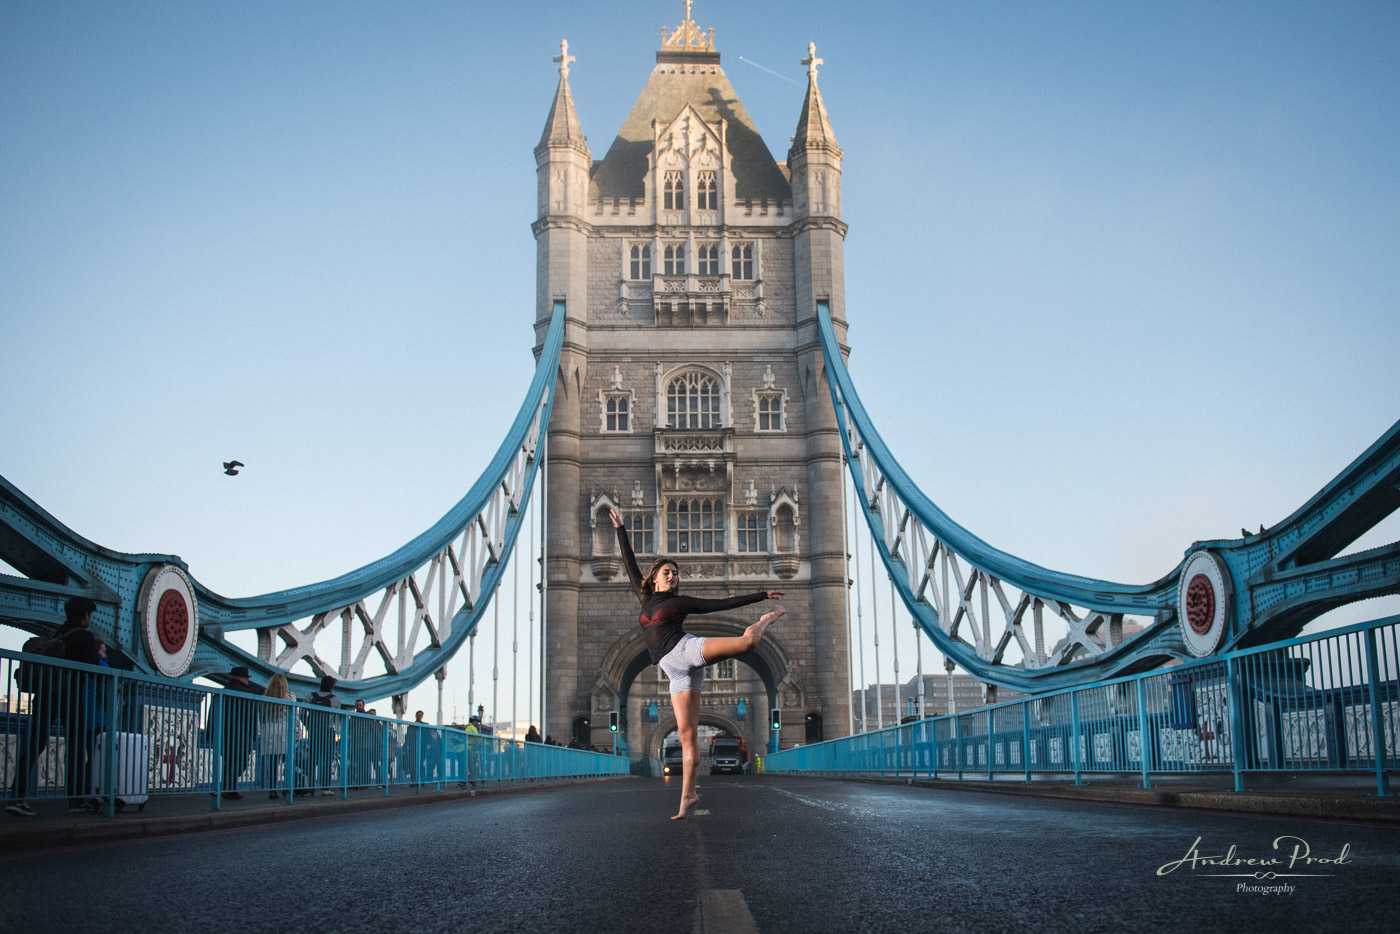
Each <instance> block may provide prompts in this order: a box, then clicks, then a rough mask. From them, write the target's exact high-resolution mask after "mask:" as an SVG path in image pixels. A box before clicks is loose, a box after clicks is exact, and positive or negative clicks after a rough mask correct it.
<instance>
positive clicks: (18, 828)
mask: <svg viewBox="0 0 1400 934" xmlns="http://www.w3.org/2000/svg"><path fill="white" fill-rule="evenodd" d="M617 778H626V776H619V777H617ZM617 778H612V777H610V778H579V779H557V780H544V779H541V780H536V781H521V782H518V783H516V784H513V785H512V784H503V785H490V786H487V785H486V784H485V783H482V784H481V785H480V786H479V787H471V786H467V787H463V786H462V785H460V784H459V783H457V782H444V783H443V784H442V785H441V786H440V787H441V789H442V790H436V788H437V787H438V786H434V785H424V786H423V787H422V790H421V791H418V790H415V789H414V787H413V786H412V785H392V786H390V788H389V794H387V795H386V794H384V789H383V787H379V788H369V789H364V790H360V791H349V792H347V793H346V796H345V798H344V799H341V798H339V797H321V796H319V795H312V796H306V797H298V798H296V799H295V801H294V802H293V803H292V804H287V803H286V802H285V801H281V800H269V799H268V797H267V793H266V792H245V793H244V795H243V798H242V799H241V800H236V801H229V800H227V799H225V800H223V801H222V802H221V804H220V807H219V809H218V810H215V809H214V808H213V807H212V803H213V798H212V797H211V796H210V795H208V794H188V795H162V796H155V797H152V798H151V799H150V800H149V801H148V802H147V804H146V806H145V808H144V809H143V810H138V809H136V808H134V807H128V808H124V809H122V810H121V811H120V812H118V813H117V814H116V815H115V816H113V817H106V816H104V815H103V814H101V813H85V814H70V813H69V812H68V802H67V801H66V800H51V801H30V802H29V803H30V806H31V807H32V808H33V809H34V811H35V812H36V813H35V816H34V817H15V816H11V815H9V814H0V853H9V852H14V851H18V850H34V849H48V848H51V847H61V846H73V845H87V844H94V843H103V842H107V841H111V840H127V839H132V838H135V837H158V836H165V835H168V834H181V833H197V832H200V831H207V830H215V829H222V828H228V827H244V826H248V825H251V824H270V823H278V822H281V821H294V820H306V819H308V818H316V817H326V816H329V815H334V814H346V813H356V812H361V811H374V810H381V809H385V808H403V807H417V806H419V805H424V804H438V803H442V802H444V801H459V800H465V799H469V798H474V797H477V796H479V795H498V794H509V793H521V792H529V791H538V790H543V789H548V788H559V787H563V786H567V785H577V784H581V783H585V782H598V781H616V780H617ZM337 794H338V793H337Z"/></svg>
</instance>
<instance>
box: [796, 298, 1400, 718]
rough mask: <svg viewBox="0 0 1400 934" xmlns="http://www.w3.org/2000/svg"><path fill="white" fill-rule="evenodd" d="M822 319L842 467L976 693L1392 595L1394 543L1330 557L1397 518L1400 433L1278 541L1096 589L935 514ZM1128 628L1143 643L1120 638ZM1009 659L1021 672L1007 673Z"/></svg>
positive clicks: (1104, 669)
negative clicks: (1057, 634)
mask: <svg viewBox="0 0 1400 934" xmlns="http://www.w3.org/2000/svg"><path fill="white" fill-rule="evenodd" d="M817 319H818V331H819V335H820V339H821V345H822V354H823V357H824V359H825V363H826V376H827V385H828V387H829V389H830V392H831V400H832V405H833V406H834V407H835V410H836V418H837V425H838V426H839V427H840V431H841V441H842V445H843V446H844V449H845V453H846V459H847V464H848V465H849V468H850V471H851V476H852V478H853V480H854V483H855V488H856V493H857V496H858V497H859V501H860V505H861V509H862V511H863V513H864V515H865V518H866V521H867V523H868V524H869V526H870V530H871V534H872V536H873V538H874V540H875V542H876V543H877V545H878V547H879V551H880V555H881V558H882V560H883V562H884V564H885V567H886V569H887V570H888V571H889V573H890V576H891V578H892V580H893V582H894V584H895V588H896V590H897V591H898V593H899V595H900V597H901V599H902V600H903V602H904V605H905V606H906V607H907V608H908V609H909V611H910V613H911V614H912V615H913V617H914V620H915V622H916V623H917V624H918V626H919V628H921V629H922V630H923V631H924V632H925V633H927V634H928V636H929V637H930V638H931V639H932V640H933V641H934V642H935V643H936V644H937V645H938V647H939V648H940V649H942V650H943V652H944V653H946V654H947V656H948V657H949V658H951V659H952V660H953V661H955V662H956V663H957V664H958V665H959V666H961V667H962V668H963V669H964V670H966V671H968V672H969V673H971V674H973V675H974V676H976V677H978V678H980V679H982V680H984V681H988V682H991V683H994V684H1004V685H1008V686H1010V687H1014V688H1016V689H1018V690H1022V691H1027V692H1040V691H1047V690H1055V689H1059V688H1064V687H1067V686H1070V685H1074V684H1083V683H1086V682H1091V681H1096V680H1100V679H1102V678H1105V677H1108V676H1111V675H1114V674H1124V673H1129V672H1136V671H1143V670H1147V669H1150V668H1153V667H1156V666H1158V665H1161V664H1162V663H1164V662H1166V661H1169V660H1171V659H1174V658H1187V657H1193V655H1206V654H1209V653H1210V652H1213V651H1218V650H1220V649H1225V648H1230V647H1242V646H1247V645H1252V644H1262V643H1265V642H1268V641H1271V640H1276V639H1280V638H1287V637H1289V636H1292V635H1296V634H1297V633H1298V632H1299V631H1300V630H1301V628H1302V627H1303V626H1304V625H1305V624H1306V623H1307V622H1309V621H1311V620H1312V619H1314V618H1316V617H1317V616H1318V615H1320V614H1321V613H1323V612H1325V611H1327V610H1330V609H1333V608H1335V607H1337V606H1340V605H1343V604H1346V603H1351V602H1355V601H1358V600H1363V599H1366V598H1369V597H1374V596H1379V595H1383V594H1394V593H1400V542H1395V543H1391V544H1389V545H1385V546H1382V547H1379V548H1373V549H1370V550H1368V551H1365V552H1361V553H1359V554H1354V555H1347V556H1344V557H1336V555H1337V554H1338V553H1339V552H1340V551H1341V550H1342V549H1343V548H1345V547H1347V546H1348V545H1349V544H1351V543H1352V542H1353V541H1355V540H1356V539H1357V538H1358V537H1359V536H1360V535H1361V534H1362V533H1364V532H1366V531H1367V530H1369V529H1371V528H1372V527H1374V526H1375V525H1376V524H1377V523H1379V522H1380V521H1381V520H1382V519H1384V518H1385V517H1386V516H1388V515H1389V514H1390V513H1392V512H1393V511H1395V509H1396V508H1400V422H1397V423H1396V424H1395V425H1394V426H1392V427H1391V429H1390V430H1389V431H1388V432H1386V434H1385V435H1384V436H1383V437H1382V438H1381V439H1380V440H1379V441H1377V442H1376V443H1375V444H1374V445H1372V446H1371V448H1370V449H1369V450H1367V451H1366V452H1365V453H1364V454H1362V455H1361V457H1359V458H1358V459H1357V460H1356V461H1355V462H1354V463H1353V464H1352V465H1351V466H1350V467H1348V468H1347V469H1346V470H1344V471H1343V472H1342V473H1341V474H1340V475H1338V477H1337V478H1336V479H1334V480H1333V481H1332V482H1331V483H1329V484H1328V485H1327V486H1326V487H1324V488H1323V490H1322V491H1321V492H1319V493H1318V494H1317V495H1316V496H1314V497H1313V498H1312V499H1311V500H1309V501H1308V502H1307V503H1306V504H1304V505H1303V506H1302V507H1301V508H1300V509H1299V510H1298V511H1297V512H1295V513H1294V514H1293V515H1292V516H1289V517H1288V518H1287V519H1285V520H1284V521H1283V522H1281V523H1279V524H1278V525H1277V526H1275V527H1274V528H1273V529H1270V530H1267V531H1264V532H1261V533H1260V534H1258V535H1249V536H1246V537H1245V538H1243V539H1239V540H1235V541H1206V542H1197V543H1195V544H1194V545H1192V546H1191V548H1190V549H1189V550H1188V552H1187V556H1186V559H1185V560H1184V561H1183V562H1182V564H1181V565H1179V566H1178V567H1177V568H1176V569H1174V570H1173V571H1172V572H1171V573H1169V574H1167V575H1166V576H1164V577H1163V578H1161V579H1160V580H1158V581H1156V582H1155V583H1151V584H1146V585H1126V584H1118V583H1112V582H1109V581H1102V580H1095V579H1092V578H1086V577H1080V576H1077V575H1073V574H1066V573H1063V572H1060V571H1052V570H1049V569H1046V568H1042V567H1039V566H1038V565H1035V564H1032V563H1030V562H1028V561H1024V560H1022V559H1020V558H1017V557H1015V556H1013V555H1009V554H1007V553H1005V552H1002V551H999V550H997V549H996V548H993V547H992V546H991V545H989V544H987V543H986V542H984V541H982V540H981V539H980V538H978V537H977V536H975V535H973V534H972V533H971V532H969V531H967V530H966V529H964V528H963V527H962V526H960V525H958V524H957V523H956V522H954V521H953V520H952V519H951V518H949V517H948V516H947V515H946V514H945V513H943V511H942V510H940V509H939V508H938V507H937V506H936V505H934V503H933V501H932V500H930V499H929V498H928V497H927V496H925V495H924V493H923V492H922V491H921V490H920V489H919V488H918V487H917V486H916V485H915V484H914V483H913V481H912V480H911V479H910V478H909V476H908V474H907V473H906V472H905V471H904V469H903V468H902V467H901V466H900V464H899V463H898V462H897V461H896V460H895V459H894V457H893V455H892V454H891V453H890V451H889V448H888V447H887V446H886V445H885V442H884V440H883V439H882V438H881V437H880V434H879V432H877V431H876V430H875V427H874V425H873V423H872V422H871V420H870V418H869V416H868V415H867V414H866V411H865V408H864V407H863V406H862V405H861V401H860V398H859V397H858V396H857V395H856V391H855V386H854V384H853V383H852V382H851V377H850V374H849V372H848V371H847V370H846V366H845V361H844V358H843V356H842V353H841V346H840V343H839V342H838V340H837V337H836V333H835V330H834V329H833V326H832V320H831V312H830V309H829V307H828V303H827V302H825V301H818V302H817ZM1185 570H1189V571H1190V572H1191V573H1189V574H1184V573H1183V571H1185ZM1183 581H1184V582H1186V583H1187V584H1189V585H1190V587H1193V588H1198V589H1199V591H1202V592H1203V595H1202V596H1201V598H1200V599H1199V600H1198V601H1197V603H1196V605H1193V606H1192V607H1191V610H1192V613H1194V614H1195V615H1196V616H1198V617H1199V619H1197V623H1198V624H1199V625H1200V626H1201V628H1202V629H1203V630H1205V631H1203V632H1201V633H1198V634H1197V635H1194V636H1193V635H1191V633H1193V632H1195V628H1194V627H1193V626H1188V625H1187V624H1186V621H1185V620H1189V618H1190V617H1191V616H1192V613H1188V612H1187V611H1186V608H1185V607H1183V605H1182V604H1183V603H1186V602H1188V601H1189V600H1191V599H1194V598H1195V597H1196V596H1197V592H1196V591H1190V588H1187V587H1183V586H1182V584H1183ZM1188 591H1189V592H1188ZM993 607H995V608H996V609H998V610H999V611H1000V619H999V620H998V622H997V631H995V632H994V631H993V621H992V616H993ZM1046 614H1048V615H1049V616H1050V617H1051V618H1052V622H1053V620H1054V618H1058V620H1059V621H1060V623H1061V625H1062V626H1063V630H1064V635H1063V636H1062V637H1061V638H1060V639H1059V640H1058V641H1057V642H1054V643H1053V644H1050V643H1048V642H1047V641H1046V639H1045V638H1044V632H1043V622H1044V620H1043V616H1044V615H1046ZM1125 621H1127V622H1137V623H1140V624H1141V625H1142V626H1143V630H1142V631H1141V632H1140V633H1137V634H1129V633H1125V632H1124V629H1123V625H1124V623H1125ZM1198 641H1199V642H1200V643H1201V644H1200V645H1198V644H1197V642H1198ZM1013 646H1014V647H1015V649H1016V650H1018V652H1019V655H1020V658H1019V659H1014V658H1013V659H1012V660H1010V661H1008V659H1007V653H1008V650H1009V649H1011V648H1012V647H1013ZM1202 646H1203V647H1202ZM1013 654H1015V653H1013Z"/></svg>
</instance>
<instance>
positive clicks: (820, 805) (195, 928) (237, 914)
mask: <svg viewBox="0 0 1400 934" xmlns="http://www.w3.org/2000/svg"><path fill="white" fill-rule="evenodd" d="M700 791H701V795H702V800H701V802H700V804H699V805H698V806H697V811H698V813H696V814H695V815H694V816H693V817H692V819H690V820H687V821H684V822H672V821H669V820H667V817H668V815H669V814H671V813H673V812H674V808H675V799H676V797H677V794H678V791H677V790H676V789H675V787H674V785H672V786H667V785H665V784H664V783H663V782H662V781H661V780H655V779H635V780H625V781H614V782H604V783H598V784H588V785H578V786H573V787H568V788H556V789H542V790H538V791H527V792H521V793H516V794H506V795H500V796H492V797H483V798H477V799H472V800H465V801H457V802H450V803H445V804H436V805H428V806H418V807H404V808H401V809H396V810H388V811H376V812H370V813H358V814H345V815H339V816H335V817H324V818H313V819H308V820H305V821H300V822H293V823H279V824H275V825H266V826H256V827H244V828H237V829H229V830H221V831H212V832H207V833H201V834H194V835H186V836H179V837H165V838H154V839H144V840H132V841H124V842H116V843H110V844H103V845H94V846H87V847H69V848H65V849H62V850H50V851H38V852H35V851H30V852H26V853H22V854H0V879H3V882H0V892H2V893H3V895H0V931H3V932H5V934H9V932H12V931H13V932H24V934H35V932H46V931H64V932H85V931H122V932H127V931H135V932H141V934H161V932H167V931H168V932H181V934H185V932H201V931H223V930H230V931H236V932H239V934H247V932H273V931H275V932H283V931H286V932H296V934H356V932H362V931H363V932H381V931H395V932H419V931H423V932H429V931H432V932H436V931H443V932H463V931H468V932H470V931H492V932H499V931H529V932H546V934H556V932H557V934H573V932H590V931H601V932H614V931H617V932H622V931H646V932H653V931H655V932H675V931H678V932H683V934H684V932H692V931H705V932H714V931H724V932H730V931H734V932H740V931H752V930H757V931H760V932H763V934H777V932H802V934H807V932H826V931H838V932H847V931H900V932H921V931H953V932H963V931H966V932H975V934H995V932H1000V931H1034V932H1036V934H1053V932H1061V931H1063V932H1075V934H1081V932H1099V931H1102V932H1119V931H1154V932H1155V931H1163V930H1166V931H1190V932H1193V934H1199V932H1209V931H1231V932H1256V931H1257V932H1276V931H1279V930H1289V931H1346V932H1365V931H1386V932H1390V931H1394V930H1396V928H1397V927H1400V887H1397V886H1396V884H1395V882H1396V879H1397V877H1400V829H1396V828H1392V827H1383V826H1372V825H1365V824H1360V823H1343V822H1334V821H1323V820H1314V819H1306V818H1293V817H1289V818H1273V817H1259V816H1249V817H1246V816H1235V815H1229V814H1220V813H1213V812H1197V811H1184V810H1181V809H1169V808H1148V807H1138V806H1129V805H1108V804H1101V803H1093V802H1080V801H1059V800H1045V799H1035V798H1020V797H1015V798H1013V797H1007V796H1002V795H989V794H981V793H972V792H964V791H944V790H939V789H924V788H910V787H904V786H884V785H871V784H861V783H847V782H828V781H823V780H820V779H793V778H779V777H758V778H755V777H743V776H735V777H732V778H731V777H724V778H719V777H716V778H709V777H703V778H702V780H701V788H700ZM1281 837H1282V838H1285V839H1283V840H1282V841H1281V842H1280V843H1279V849H1277V850H1276V849H1275V846H1274V843H1275V840H1277V839H1278V838H1281ZM1198 838H1199V840H1200V842H1199V843H1198V844H1196V843H1195V841H1197V839H1198ZM1193 844H1194V846H1195V850H1194V852H1196V853H1197V854H1198V855H1199V856H1201V857H1211V856H1214V857H1220V856H1226V855H1230V847H1231V846H1233V847H1234V851H1233V856H1234V857H1235V858H1237V859H1256V860H1262V859H1271V858H1276V859H1280V860H1281V861H1282V862H1281V863H1280V864H1277V865H1272V866H1267V865H1266V866H1258V865H1254V866H1250V865H1233V866H1231V865H1209V864H1206V863H1205V862H1203V861H1197V862H1196V863H1194V864H1192V863H1191V862H1189V861H1188V862H1182V861H1183V860H1184V859H1185V858H1186V857H1187V855H1188V853H1190V852H1192V848H1193ZM1304 847H1306V848H1307V852H1308V854H1309V855H1310V856H1311V857H1312V858H1313V859H1314V862H1311V863H1307V862H1303V861H1301V860H1295V861H1294V865H1292V866H1290V865H1289V862H1290V859H1289V857H1290V855H1291V854H1292V853H1293V852H1294V851H1295V849H1296V850H1298V851H1299V852H1300V853H1301V852H1302V850H1303V848H1304ZM1339 857H1340V858H1341V859H1342V860H1343V861H1342V862H1340V863H1323V862H1318V861H1316V860H1318V859H1337V858H1339ZM1173 863H1177V864H1178V865H1177V866H1176V867H1175V868H1174V869H1172V870H1171V871H1169V872H1166V873H1165V874H1163V873H1161V872H1160V870H1162V869H1163V868H1164V867H1167V866H1170V865H1171V864H1173ZM1269 871H1272V872H1275V873H1278V874H1279V875H1278V877H1276V878H1273V879H1267V878H1265V879H1256V878H1255V877H1254V875H1253V874H1254V873H1256V872H1260V873H1263V872H1269ZM1285 873H1289V874H1290V875H1284V874H1285ZM1303 873H1306V874H1307V875H1297V874H1303ZM1215 874H1236V875H1215ZM1239 874H1244V875H1239ZM1241 886H1245V887H1246V888H1244V889H1241ZM1279 886H1288V887H1290V888H1288V889H1286V890H1285V891H1283V892H1277V893H1272V894H1265V893H1263V892H1260V891H1258V890H1259V889H1262V888H1265V887H1279ZM702 906H703V910H702Z"/></svg>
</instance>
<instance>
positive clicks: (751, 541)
mask: <svg viewBox="0 0 1400 934" xmlns="http://www.w3.org/2000/svg"><path fill="white" fill-rule="evenodd" d="M737 523H738V528H736V529H735V530H734V537H735V539H736V541H737V543H738V546H739V550H740V551H743V552H757V551H767V550H768V514H767V513H762V512H741V513H739V515H738V518H737Z"/></svg>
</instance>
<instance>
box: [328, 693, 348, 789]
mask: <svg viewBox="0 0 1400 934" xmlns="http://www.w3.org/2000/svg"><path fill="white" fill-rule="evenodd" d="M331 742H335V732H334V731H332V732H331ZM348 797H350V715H349V714H348V713H342V714H340V800H342V801H344V800H345V799H346V798H348Z"/></svg>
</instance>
